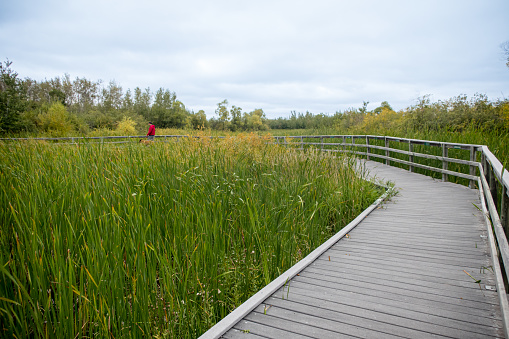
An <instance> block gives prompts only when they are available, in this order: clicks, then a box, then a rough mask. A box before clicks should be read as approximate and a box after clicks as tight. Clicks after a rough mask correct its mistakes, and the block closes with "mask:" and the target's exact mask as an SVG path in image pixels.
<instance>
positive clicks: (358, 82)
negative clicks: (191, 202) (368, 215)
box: [0, 0, 509, 118]
mask: <svg viewBox="0 0 509 339" xmlns="http://www.w3.org/2000/svg"><path fill="white" fill-rule="evenodd" d="M508 18H509V1H507V0H477V1H468V0H454V1H453V0H436V1H435V0H419V1H413V0H412V1H408V0H393V1H388V0H383V1H380V0H372V1H368V0H356V1H352V0H348V1H342V0H330V1H328V0H312V1H311V0H308V1H299V0H291V1H286V0H284V1H278V0H256V1H241V0H232V1H228V0H208V1H206V0H181V1H172V0H169V1H162V0H161V1H153V0H144V1H139V0H138V1H131V0H123V1H110V0H86V1H84V0H72V1H69V0H66V1H63V0H45V1H39V0H16V1H3V3H2V6H1V11H0V57H1V58H2V59H1V61H5V60H6V59H9V60H10V61H12V62H13V64H12V66H11V68H13V69H14V70H15V71H17V72H18V73H19V76H20V77H22V78H25V77H29V78H32V79H35V80H44V79H45V78H46V79H51V78H54V77H57V76H63V75H64V74H65V73H68V74H70V76H71V78H72V79H74V78H76V77H80V78H83V77H85V78H87V79H89V80H93V81H95V80H99V79H101V80H103V82H104V84H105V85H107V83H108V82H109V81H110V80H114V81H116V83H117V84H119V85H120V86H122V88H123V89H124V92H125V91H126V90H127V89H128V88H131V90H133V89H134V88H135V87H140V88H142V89H144V88H147V87H150V89H151V90H152V91H153V92H155V91H156V90H157V89H158V88H160V87H163V88H165V89H169V90H171V91H172V92H175V93H176V94H177V98H178V99H179V100H181V101H182V102H183V103H184V104H185V105H186V107H187V108H188V109H190V110H194V111H195V112H197V111H198V110H200V109H203V110H205V112H206V113H207V116H208V117H209V118H210V117H213V116H214V110H215V108H216V106H217V103H218V102H220V101H222V100H224V99H227V100H228V101H229V103H230V105H235V106H239V107H241V108H242V109H243V111H245V112H248V111H252V110H253V109H255V108H262V109H263V110H264V111H265V113H266V114H267V116H268V117H271V118H274V117H278V116H283V117H287V116H288V115H289V114H290V112H291V111H294V110H295V111H297V112H306V111H310V112H312V113H315V114H318V113H328V114H333V113H334V112H336V111H338V110H345V109H347V108H350V107H361V106H362V103H363V101H369V102H370V104H369V106H368V108H369V109H374V108H375V107H377V106H378V105H379V103H380V102H381V101H384V100H386V101H388V102H389V104H391V105H392V107H393V108H394V109H396V110H399V109H404V108H406V107H408V106H410V105H413V104H415V103H416V101H417V98H419V97H421V96H423V95H427V94H430V95H431V99H432V100H433V101H437V100H445V99H449V98H451V97H453V96H457V95H459V94H467V95H468V96H472V95H474V94H475V93H483V94H486V95H488V97H489V98H490V99H491V100H496V99H498V98H508V97H509V68H508V67H507V66H505V61H504V55H503V51H502V49H501V47H500V45H501V44H502V43H504V42H505V41H507V40H509V19H508Z"/></svg>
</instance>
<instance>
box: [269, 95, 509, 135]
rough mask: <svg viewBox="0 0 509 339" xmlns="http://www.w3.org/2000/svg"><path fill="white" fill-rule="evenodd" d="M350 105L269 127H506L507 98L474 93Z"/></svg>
mask: <svg viewBox="0 0 509 339" xmlns="http://www.w3.org/2000/svg"><path fill="white" fill-rule="evenodd" d="M367 106H368V102H364V104H363V107H361V108H357V109H356V108H352V109H348V110H346V111H344V112H336V113H335V114H334V115H325V114H312V113H310V112H306V113H305V114H303V113H296V112H292V113H291V115H290V117H288V118H278V119H272V120H269V122H268V124H269V127H270V128H271V129H328V130H331V129H332V130H335V131H340V132H342V133H363V134H364V133H366V134H380V133H384V132H388V131H391V132H393V131H408V130H428V131H442V130H447V131H453V132H454V131H456V132H461V131H463V130H465V129H467V128H468V129H482V130H485V131H504V130H509V100H507V99H504V100H497V101H490V100H489V99H488V97H487V96H486V95H483V94H476V95H475V96H474V97H473V98H470V99H468V97H467V96H466V95H459V96H457V97H454V98H452V99H449V100H446V101H438V102H431V100H430V98H429V96H424V97H422V98H419V99H418V102H417V104H415V105H413V106H410V107H408V108H406V109H404V110H401V111H398V112H396V111H394V110H393V109H392V107H391V106H390V105H389V103H388V102H387V101H384V102H382V103H381V105H380V106H379V107H377V108H375V109H373V110H371V111H370V110H368V109H367Z"/></svg>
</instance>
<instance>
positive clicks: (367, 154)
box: [366, 135, 370, 160]
mask: <svg viewBox="0 0 509 339" xmlns="http://www.w3.org/2000/svg"><path fill="white" fill-rule="evenodd" d="M369 159H370V158H369V137H368V136H367V135H366V160H369Z"/></svg>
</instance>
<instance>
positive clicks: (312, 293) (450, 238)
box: [223, 161, 504, 338]
mask: <svg viewBox="0 0 509 339" xmlns="http://www.w3.org/2000/svg"><path fill="white" fill-rule="evenodd" d="M363 166H365V167H366V168H368V169H369V170H370V171H371V173H372V175H376V177H379V178H384V179H386V180H390V181H393V182H395V183H396V187H398V190H399V192H398V194H397V195H396V196H395V197H393V198H392V200H391V201H390V202H388V203H386V204H384V205H383V206H382V207H381V208H380V207H379V208H378V209H376V210H374V211H373V212H372V213H371V214H370V215H368V216H367V217H366V218H365V219H364V220H363V221H362V222H361V223H360V224H359V225H358V226H357V227H356V228H354V229H353V230H350V231H349V234H348V237H344V238H342V239H341V240H339V241H338V242H337V243H336V244H334V245H333V246H332V247H331V248H329V249H328V250H326V251H325V252H323V253H322V254H321V256H320V257H318V258H317V259H316V260H315V261H314V262H312V263H311V264H310V265H309V266H308V267H307V268H305V269H304V270H302V271H301V272H300V273H299V274H298V275H296V276H294V277H293V279H291V281H290V282H289V284H288V285H287V286H284V287H282V288H280V289H279V290H278V291H276V292H275V293H273V294H272V295H270V296H268V297H267V298H266V299H265V300H264V301H263V302H261V304H259V305H258V306H257V307H256V308H255V309H254V310H253V311H251V312H250V313H249V314H247V315H246V316H245V317H244V319H242V320H241V321H239V322H238V323H237V324H235V325H234V326H233V327H232V328H231V329H230V330H229V331H228V332H226V333H225V334H224V335H223V337H224V338H356V337H358V338H371V337H377V338H378V337H381V338H396V337H397V338H401V337H403V338H429V337H444V338H495V337H503V336H504V330H503V323H502V321H501V319H502V317H501V312H500V307H499V299H498V295H497V292H496V291H493V290H491V289H489V288H490V287H491V286H495V276H494V274H493V272H492V269H491V265H492V261H491V260H492V259H491V257H490V249H489V244H488V240H487V237H486V236H487V230H486V225H485V223H484V219H483V215H482V213H481V212H480V211H479V210H478V208H477V207H476V206H480V201H479V197H478V192H477V191H476V190H471V189H469V188H467V187H463V186H459V185H455V184H452V183H444V182H440V181H437V180H434V179H431V178H429V177H425V176H422V175H419V174H415V173H410V172H408V171H405V170H401V169H397V168H393V167H389V166H385V165H382V164H380V163H374V162H369V161H367V162H364V165H363ZM465 272H467V273H468V274H467V273H465ZM469 275H470V276H469ZM474 279H475V280H474ZM476 280H480V282H479V283H476ZM486 285H488V289H487V288H486ZM271 293H272V292H271Z"/></svg>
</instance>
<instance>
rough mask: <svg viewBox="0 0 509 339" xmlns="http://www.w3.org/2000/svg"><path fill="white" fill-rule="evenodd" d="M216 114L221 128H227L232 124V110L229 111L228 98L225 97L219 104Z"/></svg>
mask: <svg viewBox="0 0 509 339" xmlns="http://www.w3.org/2000/svg"><path fill="white" fill-rule="evenodd" d="M216 114H217V115H218V118H219V128H220V129H222V130H226V129H228V127H229V124H230V111H228V100H226V99H224V100H223V101H221V102H220V103H218V104H217V108H216Z"/></svg>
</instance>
